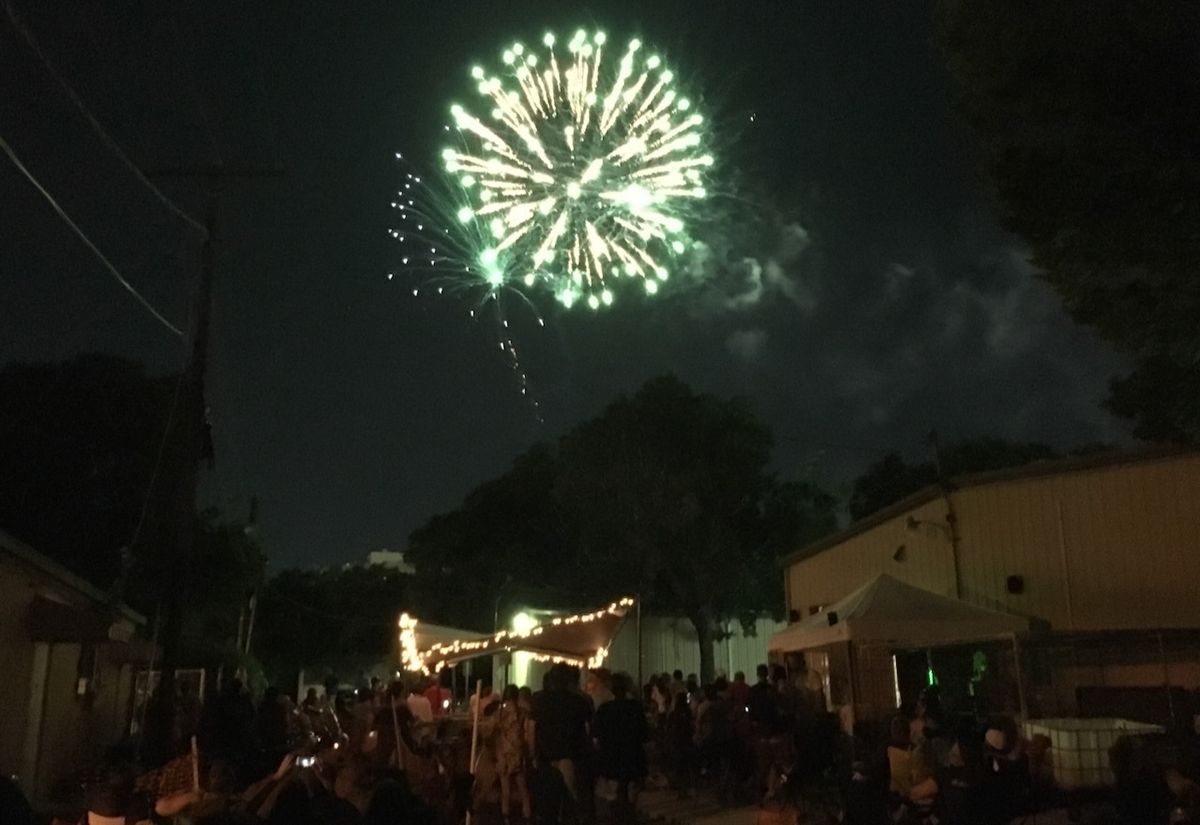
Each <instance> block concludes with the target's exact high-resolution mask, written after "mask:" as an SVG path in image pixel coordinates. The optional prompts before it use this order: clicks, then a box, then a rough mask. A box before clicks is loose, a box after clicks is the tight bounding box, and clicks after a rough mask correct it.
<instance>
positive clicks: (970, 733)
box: [935, 718, 1003, 825]
mask: <svg viewBox="0 0 1200 825" xmlns="http://www.w3.org/2000/svg"><path fill="white" fill-rule="evenodd" d="M953 740H954V741H953V743H952V745H951V747H950V750H949V753H948V754H947V759H946V764H945V765H943V766H940V767H939V768H938V769H937V771H936V780H935V781H936V783H937V805H936V811H937V815H938V817H939V819H940V820H942V821H944V822H949V823H955V822H963V823H979V825H983V824H984V823H986V822H988V821H989V819H990V818H991V817H996V816H1002V815H1003V813H1002V812H1001V811H999V810H994V811H989V810H988V808H989V804H988V801H987V799H986V797H985V796H984V794H982V793H981V785H982V784H983V783H984V782H985V781H986V772H985V771H984V766H983V747H982V745H983V739H982V736H981V735H980V733H979V731H978V730H977V729H976V727H975V722H974V720H973V719H971V718H967V719H964V720H962V721H961V722H960V723H959V725H958V728H957V729H956V731H955V732H954V737H953Z"/></svg>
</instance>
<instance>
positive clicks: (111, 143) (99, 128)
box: [4, 0, 208, 237]
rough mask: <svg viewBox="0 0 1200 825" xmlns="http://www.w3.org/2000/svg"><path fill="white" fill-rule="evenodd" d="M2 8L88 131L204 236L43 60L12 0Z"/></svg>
mask: <svg viewBox="0 0 1200 825" xmlns="http://www.w3.org/2000/svg"><path fill="white" fill-rule="evenodd" d="M4 7H5V9H6V10H7V11H8V18H9V20H11V21H12V24H13V26H15V27H16V29H17V31H19V32H20V33H21V35H22V36H23V37H24V38H25V42H26V43H28V44H29V48H30V49H32V50H33V53H34V54H35V55H37V57H38V59H39V60H41V61H42V66H44V67H45V69H46V71H47V72H48V73H49V74H50V76H51V77H53V78H54V79H55V80H56V81H57V82H58V85H59V86H61V87H62V89H63V91H64V92H66V95H67V97H69V98H71V102H72V103H74V104H75V108H77V109H78V110H79V113H80V114H81V115H83V117H84V118H85V119H86V120H87V122H88V123H90V124H91V126H92V129H93V130H95V132H96V134H97V135H99V137H100V141H101V142H102V143H103V144H104V145H105V146H107V147H108V148H109V151H111V152H112V153H113V154H114V155H116V156H117V158H118V159H120V161H121V162H122V163H124V164H125V166H126V167H127V168H128V169H129V171H130V172H132V173H133V176H134V177H136V178H137V179H138V180H139V181H141V183H142V185H143V186H145V187H146V188H147V189H149V190H150V191H151V192H152V193H153V194H154V196H155V197H156V198H157V199H158V200H159V202H160V203H162V205H163V206H165V207H166V208H167V209H169V210H170V211H171V212H173V213H174V214H175V215H176V216H178V217H179V218H180V219H181V220H183V221H184V222H185V223H187V224H188V226H190V227H192V228H193V229H195V230H196V231H197V232H199V233H200V235H201V236H202V237H207V236H208V230H207V229H206V228H205V226H204V224H202V223H200V222H199V221H197V220H196V219H195V218H193V217H192V216H191V215H189V214H188V213H187V212H185V211H184V210H183V208H182V207H180V206H179V205H178V204H176V203H175V202H174V201H172V200H171V199H170V198H168V197H167V196H166V195H165V194H164V193H163V191H162V190H161V189H159V188H158V187H157V186H155V185H154V182H153V181H151V180H150V178H148V177H146V175H145V174H144V173H143V172H142V170H141V169H139V168H138V167H137V164H135V163H134V162H133V160H132V159H130V157H129V155H127V154H125V151H124V150H123V149H122V148H121V147H120V146H119V145H118V144H117V142H116V141H115V140H114V139H113V137H112V135H110V134H109V133H108V131H107V130H106V129H105V128H104V126H103V125H102V124H101V123H100V121H99V120H97V119H96V117H95V115H93V114H92V113H91V111H89V110H88V108H87V106H86V105H85V104H84V102H83V100H82V99H81V98H80V97H79V95H78V94H76V93H75V90H74V89H73V88H72V87H71V84H70V83H68V82H67V79H66V78H65V77H63V75H62V74H60V73H59V71H58V70H57V69H56V68H54V64H53V63H51V62H50V59H49V58H48V57H46V54H45V52H43V51H42V47H41V45H40V44H39V43H38V41H37V38H35V37H34V36H33V32H32V31H31V30H30V28H29V27H28V26H26V25H25V23H24V22H23V21H22V20H21V17H20V15H18V14H17V10H16V9H15V8H13V4H12V0H5V3H4ZM38 188H41V187H38Z"/></svg>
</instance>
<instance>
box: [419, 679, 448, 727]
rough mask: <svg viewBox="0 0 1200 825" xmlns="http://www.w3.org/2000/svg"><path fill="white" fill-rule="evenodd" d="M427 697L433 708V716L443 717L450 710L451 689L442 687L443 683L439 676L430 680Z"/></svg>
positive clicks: (436, 717)
mask: <svg viewBox="0 0 1200 825" xmlns="http://www.w3.org/2000/svg"><path fill="white" fill-rule="evenodd" d="M425 698H426V699H428V700H429V707H430V708H431V709H432V710H433V718H434V719H441V718H442V717H443V716H445V715H446V714H447V713H448V712H449V710H450V691H449V690H448V689H446V688H444V687H442V683H441V682H440V681H439V680H438V678H437V677H434V678H432V679H430V680H429V684H428V685H427V686H426V688H425Z"/></svg>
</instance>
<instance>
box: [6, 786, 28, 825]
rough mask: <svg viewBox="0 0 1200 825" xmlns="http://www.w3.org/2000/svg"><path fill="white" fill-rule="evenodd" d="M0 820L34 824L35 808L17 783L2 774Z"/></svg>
mask: <svg viewBox="0 0 1200 825" xmlns="http://www.w3.org/2000/svg"><path fill="white" fill-rule="evenodd" d="M0 822H2V823H4V825H8V823H10V822H11V823H12V825H33V809H31V808H30V807H29V802H28V801H27V800H26V799H25V794H23V793H21V789H20V788H19V787H17V783H16V782H14V781H12V779H10V778H8V777H7V776H3V775H0Z"/></svg>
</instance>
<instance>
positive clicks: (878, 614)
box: [770, 574, 1029, 653]
mask: <svg viewBox="0 0 1200 825" xmlns="http://www.w3.org/2000/svg"><path fill="white" fill-rule="evenodd" d="M1028 630H1029V620H1028V619H1024V618H1022V617H1020V616H1014V615H1012V614H1011V613H1002V612H1000V611H999V610H989V609H988V608H986V607H978V606H976V605H973V604H968V603H966V602H963V601H960V600H958V599H952V598H949V597H948V596H940V595H938V594H937V593H930V592H929V591H928V590H922V589H921V588H919V587H914V586H913V585H911V584H906V583H904V582H902V581H899V580H897V579H894V578H892V577H891V576H888V575H886V574H882V575H879V576H876V577H875V578H874V579H872V580H871V581H869V582H867V583H866V584H864V585H863V586H862V587H860V588H858V589H857V590H855V591H853V592H852V593H850V594H849V595H847V596H845V597H843V598H842V599H841V600H840V601H838V602H836V603H835V604H832V605H830V606H829V607H827V608H826V609H825V610H823V611H821V612H820V613H817V614H814V615H812V616H809V617H807V618H805V619H802V620H801V621H799V622H797V623H795V624H793V625H791V626H790V627H787V628H785V629H784V630H781V631H779V632H778V633H776V634H775V635H774V636H772V637H771V642H770V649H771V650H774V651H780V652H785V653H786V652H790V651H796V650H809V649H811V648H814V647H821V646H822V645H828V644H833V643H835V642H850V641H852V642H858V643H866V644H870V643H878V644H885V643H886V644H893V645H896V646H907V647H937V646H940V645H952V644H959V643H966V642H977V641H981V640H983V639H995V638H1002V637H1007V636H1010V635H1012V634H1013V633H1025V632H1027V631H1028Z"/></svg>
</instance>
